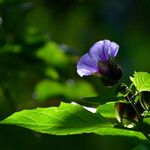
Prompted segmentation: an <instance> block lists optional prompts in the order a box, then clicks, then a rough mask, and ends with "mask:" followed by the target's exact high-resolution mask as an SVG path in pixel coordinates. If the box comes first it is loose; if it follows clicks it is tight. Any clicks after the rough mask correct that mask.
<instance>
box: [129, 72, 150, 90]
mask: <svg viewBox="0 0 150 150" xmlns="http://www.w3.org/2000/svg"><path fill="white" fill-rule="evenodd" d="M130 80H131V81H132V82H133V84H134V86H135V87H136V89H137V90H138V91H139V92H142V91H150V73H147V72H135V73H134V75H133V77H130Z"/></svg>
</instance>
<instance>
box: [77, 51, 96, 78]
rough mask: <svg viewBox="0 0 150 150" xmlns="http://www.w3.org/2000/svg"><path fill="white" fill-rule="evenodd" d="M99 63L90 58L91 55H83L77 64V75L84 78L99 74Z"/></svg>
mask: <svg viewBox="0 0 150 150" xmlns="http://www.w3.org/2000/svg"><path fill="white" fill-rule="evenodd" d="M98 71H99V70H98V64H97V62H96V61H95V60H94V59H93V58H92V57H91V56H90V54H89V53H86V54H85V55H83V56H82V57H81V58H80V60H79V61H78V64H77V73H78V74H79V75H80V76H81V77H82V76H88V75H91V74H94V73H96V72H98Z"/></svg>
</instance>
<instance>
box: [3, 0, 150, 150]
mask: <svg viewBox="0 0 150 150" xmlns="http://www.w3.org/2000/svg"><path fill="white" fill-rule="evenodd" d="M149 10H150V2H149V0H132V1H131V0H115V1H114V0H60V1H58V0H0V118H1V119H3V118H5V117H7V116H8V115H10V114H12V113H13V112H15V111H19V110H22V109H29V108H35V107H37V106H40V107H48V106H53V105H58V104H59V102H60V101H61V100H63V101H69V100H73V99H77V98H79V97H81V96H82V97H86V96H94V95H105V94H106V93H107V94H110V95H113V94H115V88H113V89H106V88H105V87H104V86H103V85H102V84H101V82H100V80H99V79H98V78H97V77H85V78H80V77H79V76H78V75H77V73H76V63H77V60H78V59H79V57H80V56H81V55H83V54H84V53H85V52H87V51H88V50H89V48H90V47H91V46H92V45H93V44H94V43H95V42H97V41H99V40H103V39H109V40H111V41H115V42H116V43H118V44H119V45H120V50H119V53H118V56H117V62H118V63H119V64H120V65H121V66H122V68H123V71H124V75H123V78H122V81H123V82H127V83H130V81H129V76H131V75H132V74H133V72H134V71H147V72H149V70H150V64H149V57H150V43H149V41H150V36H149V35H150V29H149V28H150V13H149ZM138 145H140V146H139V149H137V150H140V149H144V147H145V149H149V148H148V147H149V145H148V144H147V143H145V142H143V141H140V140H138V139H136V138H127V137H118V136H117V137H111V136H98V135H94V134H84V135H73V136H51V135H44V134H40V133H35V132H33V131H29V130H26V129H23V128H20V127H15V126H1V127H0V149H2V150H26V149H32V150H34V149H35V150H41V149H42V150H44V149H45V150H46V149H56V150H57V149H64V150H70V149H72V150H76V149H87V150H91V149H92V150H98V149H105V150H112V149H114V150H120V149H122V150H123V149H124V150H126V149H133V148H134V147H135V146H138ZM135 150H136V149H135Z"/></svg>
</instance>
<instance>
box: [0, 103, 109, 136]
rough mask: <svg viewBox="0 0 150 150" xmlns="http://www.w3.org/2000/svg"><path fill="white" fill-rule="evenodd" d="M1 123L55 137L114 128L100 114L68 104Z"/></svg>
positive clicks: (20, 113)
mask: <svg viewBox="0 0 150 150" xmlns="http://www.w3.org/2000/svg"><path fill="white" fill-rule="evenodd" d="M0 123H1V124H11V125H18V126H21V127H25V128H28V129H32V130H34V131H38V132H42V133H47V134H55V135H67V134H81V133H89V132H92V131H93V130H95V129H98V128H101V127H108V126H109V127H110V126H112V124H110V123H108V122H107V121H106V120H105V119H104V118H102V117H101V116H100V115H99V114H94V113H91V112H89V111H87V110H85V109H84V108H83V107H82V106H80V105H73V104H67V103H61V105H60V106H59V107H51V108H37V109H32V110H23V111H20V112H16V113H14V114H12V115H11V116H9V117H8V118H6V119H4V120H2V121H1V122H0Z"/></svg>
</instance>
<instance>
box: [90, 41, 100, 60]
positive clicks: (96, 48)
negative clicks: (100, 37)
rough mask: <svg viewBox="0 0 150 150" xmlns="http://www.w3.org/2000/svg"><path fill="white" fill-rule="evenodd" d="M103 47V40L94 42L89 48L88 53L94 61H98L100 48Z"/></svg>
mask: <svg viewBox="0 0 150 150" xmlns="http://www.w3.org/2000/svg"><path fill="white" fill-rule="evenodd" d="M102 49H103V41H99V42H96V43H95V44H94V45H93V46H92V47H91V48H90V52H89V53H90V55H91V57H92V58H93V59H94V60H95V61H98V60H99V61H100V55H101V50H102Z"/></svg>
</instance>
